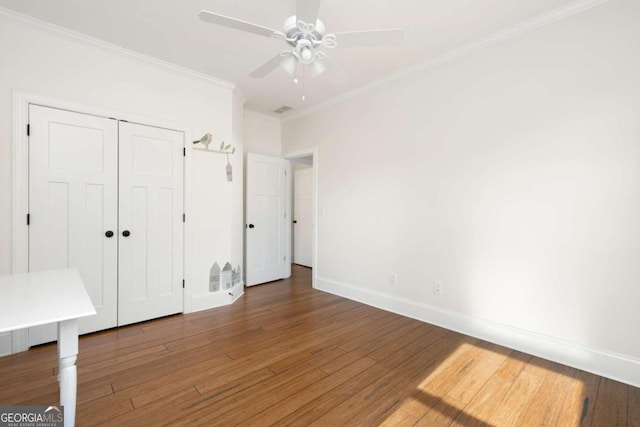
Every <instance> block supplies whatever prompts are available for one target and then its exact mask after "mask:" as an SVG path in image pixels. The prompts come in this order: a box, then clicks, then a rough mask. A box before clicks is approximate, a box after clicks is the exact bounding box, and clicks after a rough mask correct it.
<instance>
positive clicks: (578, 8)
mask: <svg viewBox="0 0 640 427" xmlns="http://www.w3.org/2000/svg"><path fill="white" fill-rule="evenodd" d="M610 1H611V0H577V1H574V2H572V3H569V4H568V5H565V6H562V7H559V8H556V9H554V10H552V11H550V12H547V13H544V14H542V15H539V16H537V17H535V18H532V19H529V20H526V21H523V22H521V23H519V24H516V25H512V26H510V27H507V28H505V29H503V30H500V31H497V32H495V33H493V34H491V35H489V36H487V37H484V38H481V39H478V40H475V41H473V42H470V43H467V44H465V45H462V46H460V47H458V48H455V49H453V50H450V51H448V52H446V53H443V54H441V55H438V56H434V57H432V58H429V59H427V60H425V61H422V62H419V63H418V64H416V65H413V66H410V67H407V68H404V69H402V70H400V71H397V72H395V73H393V74H390V75H388V76H386V77H383V78H381V79H378V80H375V81H374V82H372V83H369V84H367V85H364V86H361V87H359V88H356V89H353V90H350V91H348V92H345V93H343V94H341V95H338V96H335V97H333V98H330V99H328V100H325V101H323V102H320V103H318V104H316V105H314V106H311V107H309V108H306V109H304V110H298V111H296V112H292V113H291V114H288V115H286V116H285V117H283V118H282V121H283V122H284V123H287V122H290V121H292V120H295V119H298V118H300V117H304V116H306V115H309V114H311V113H315V112H318V111H321V110H324V109H326V108H329V107H331V106H333V105H336V104H339V103H341V102H343V101H346V100H347V99H350V98H352V97H354V96H356V95H360V94H363V93H367V92H371V91H373V90H375V89H377V88H379V87H382V86H384V85H386V84H389V83H391V82H394V81H396V80H399V79H403V78H406V77H409V76H412V75H414V74H417V73H419V72H423V71H426V70H430V69H432V68H435V67H437V66H439V65H441V64H444V63H447V62H451V61H454V60H456V59H458V58H462V57H464V56H467V55H470V54H472V53H474V52H476V51H479V50H482V49H485V48H487V47H489V46H493V45H496V44H499V43H502V42H504V41H507V40H509V39H512V38H515V37H517V36H520V35H522V34H525V33H528V32H530V31H533V30H535V29H537V28H540V27H544V26H546V25H549V24H552V23H554V22H556V21H559V20H562V19H565V18H568V17H570V16H573V15H576V14H578V13H580V12H583V11H585V10H588V9H591V8H594V7H596V6H599V5H601V4H604V3H608V2H610Z"/></svg>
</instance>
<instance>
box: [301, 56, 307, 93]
mask: <svg viewBox="0 0 640 427" xmlns="http://www.w3.org/2000/svg"><path fill="white" fill-rule="evenodd" d="M304 69H305V65H304V64H302V100H303V101H304V100H306V99H307V97H306V96H305V95H304V94H305V90H304V82H305V78H304V75H305V72H304Z"/></svg>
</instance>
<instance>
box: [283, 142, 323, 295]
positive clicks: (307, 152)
mask: <svg viewBox="0 0 640 427" xmlns="http://www.w3.org/2000/svg"><path fill="white" fill-rule="evenodd" d="M309 156H312V157H313V196H312V201H311V204H312V207H311V212H312V214H311V221H312V223H313V231H312V239H313V242H312V243H311V250H312V251H313V254H312V256H311V286H312V287H313V288H315V287H316V279H317V277H318V221H317V219H318V214H317V211H318V171H319V169H320V161H319V158H318V147H317V146H314V147H310V148H305V149H302V150H295V151H290V152H287V153H284V154H283V156H282V157H283V158H285V159H287V160H295V159H300V158H303V157H309ZM292 184H293V173H290V174H289V182H288V183H287V192H288V193H289V195H288V199H289V200H288V203H287V209H288V211H289V218H293V209H292V205H293V204H292V203H291V198H292V196H293V195H292V194H291V189H292ZM291 238H292V237H291V231H290V232H289V251H290V252H291ZM291 255H293V254H291ZM289 258H290V261H292V260H293V257H292V256H291V257H289Z"/></svg>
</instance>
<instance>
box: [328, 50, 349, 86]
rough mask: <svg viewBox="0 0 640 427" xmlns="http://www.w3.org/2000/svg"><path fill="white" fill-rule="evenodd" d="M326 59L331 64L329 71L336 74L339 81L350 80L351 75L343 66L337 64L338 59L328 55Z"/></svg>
mask: <svg viewBox="0 0 640 427" xmlns="http://www.w3.org/2000/svg"><path fill="white" fill-rule="evenodd" d="M324 60H325V62H326V64H327V65H328V66H329V72H330V73H332V74H334V76H335V79H336V80H337V81H340V82H346V81H347V80H349V75H348V74H347V72H346V71H344V70H343V69H342V67H341V66H339V65H338V64H336V61H334V60H333V59H331V58H330V57H328V56H327V57H326V58H325V59H324Z"/></svg>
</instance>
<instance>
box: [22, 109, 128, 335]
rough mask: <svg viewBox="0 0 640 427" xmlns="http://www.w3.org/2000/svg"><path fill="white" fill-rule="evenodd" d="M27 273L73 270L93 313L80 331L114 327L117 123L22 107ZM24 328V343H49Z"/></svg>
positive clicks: (49, 330)
mask: <svg viewBox="0 0 640 427" xmlns="http://www.w3.org/2000/svg"><path fill="white" fill-rule="evenodd" d="M29 122H30V137H29V213H30V225H29V271H42V270H51V269H59V268H76V269H78V271H79V272H80V276H81V277H82V280H83V282H84V285H85V287H86V288H87V291H88V293H89V296H90V297H91V301H92V302H93V304H94V306H95V307H96V311H97V313H98V314H97V315H96V316H91V317H87V318H83V319H81V320H80V333H87V332H93V331H97V330H101V329H106V328H111V327H114V326H116V324H117V260H118V258H117V257H118V255H117V251H118V242H117V239H116V238H108V237H107V236H106V235H105V233H106V232H107V231H109V230H111V231H114V232H115V231H116V230H117V225H118V224H117V221H118V213H117V209H118V200H117V191H118V182H117V180H118V172H117V171H118V127H117V126H118V125H117V122H116V121H115V120H111V119H107V118H103V117H96V116H91V115H88V114H80V113H74V112H70V111H64V110H58V109H55V108H49V107H43V106H37V105H31V106H30V107H29ZM56 338H57V333H56V327H55V325H51V326H48V327H46V326H45V327H39V328H31V329H30V330H29V344H30V345H36V344H41V343H44V342H49V341H55V340H56Z"/></svg>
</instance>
